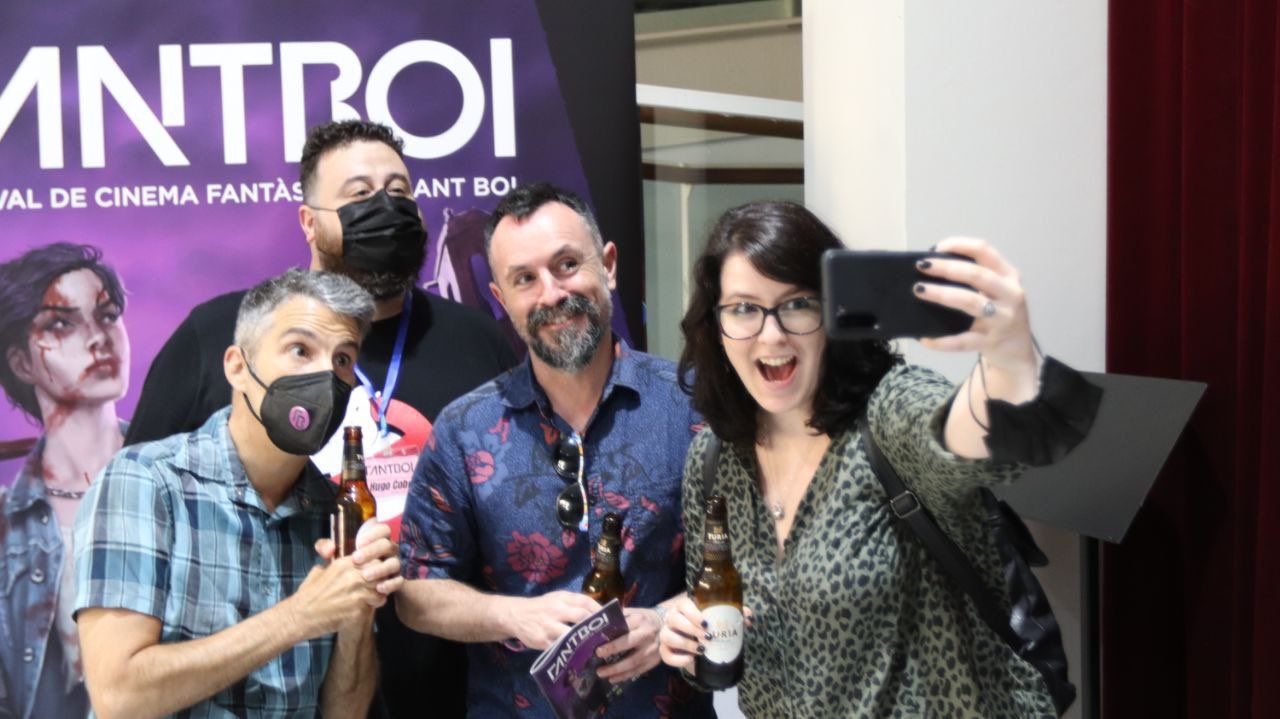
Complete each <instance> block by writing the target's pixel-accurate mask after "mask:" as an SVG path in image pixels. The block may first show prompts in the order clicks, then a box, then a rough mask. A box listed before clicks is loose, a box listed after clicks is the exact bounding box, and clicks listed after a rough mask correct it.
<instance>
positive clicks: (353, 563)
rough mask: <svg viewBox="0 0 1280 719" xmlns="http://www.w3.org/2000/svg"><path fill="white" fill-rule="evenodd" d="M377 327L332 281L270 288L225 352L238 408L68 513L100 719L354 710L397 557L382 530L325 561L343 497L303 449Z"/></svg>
mask: <svg viewBox="0 0 1280 719" xmlns="http://www.w3.org/2000/svg"><path fill="white" fill-rule="evenodd" d="M372 315H373V302H372V300H371V298H370V297H369V295H368V293H366V292H365V291H364V290H362V289H361V288H360V287H359V286H358V285H356V284H355V283H354V282H352V281H351V280H349V279H347V278H345V277H342V276H341V275H336V274H333V273H329V272H304V271H301V270H296V269H295V270H289V271H288V272H286V273H284V274H283V275H281V276H279V277H276V278H273V279H270V280H267V281H266V282H263V283H262V284H260V285H258V286H257V287H255V288H253V289H252V290H250V291H249V292H248V293H247V294H246V295H245V299H244V302H242V303H241V306H240V311H239V314H238V317H237V320H236V331H235V344H234V345H232V346H230V347H227V348H226V350H225V352H224V355H223V371H224V373H225V376H226V378H227V381H228V382H229V383H230V384H231V386H232V387H233V388H234V390H235V391H234V394H233V399H232V402H231V406H230V407H226V408H223V409H222V410H220V411H218V412H216V413H215V414H214V415H213V416H212V417H210V418H209V420H208V421H207V422H205V423H204V425H203V426H202V427H201V428H200V429H198V430H196V431H194V432H191V433H188V434H178V435H174V436H171V437H168V438H166V439H163V440H160V441H156V442H144V443H142V444H139V445H135V446H132V447H128V448H126V449H125V450H123V451H121V452H120V453H119V454H117V455H116V456H115V457H114V458H113V459H112V460H111V461H110V462H109V463H108V464H107V466H106V467H105V468H103V470H102V474H101V478H100V479H99V481H97V482H95V483H94V484H93V486H92V487H91V488H90V490H89V492H88V494H87V495H86V496H85V499H84V502H83V504H82V505H81V508H80V512H79V515H78V516H77V519H76V549H77V551H76V554H77V563H76V588H77V592H76V605H75V606H76V613H75V617H76V622H77V623H78V625H79V628H80V645H81V649H82V654H83V658H84V670H85V682H86V685H87V687H88V690H89V697H90V700H91V702H92V704H93V707H94V711H95V713H96V714H97V715H98V716H102V717H111V716H123V717H134V716H144V715H145V716H160V715H166V714H172V713H175V712H179V711H184V712H185V713H187V714H188V715H190V716H316V715H318V714H323V715H324V716H326V717H329V716H350V717H360V716H363V715H364V712H365V711H366V710H367V707H368V705H369V702H370V699H371V698H372V697H373V693H374V690H375V688H376V686H377V662H376V660H375V652H374V640H373V630H372V624H373V612H374V609H375V608H377V607H380V606H382V605H384V604H385V603H386V600H387V596H388V595H390V594H391V593H392V592H394V591H396V590H397V589H399V587H400V584H401V583H402V581H403V580H402V579H400V578H399V577H398V576H397V574H398V572H399V560H398V559H397V558H396V549H395V545H393V544H392V543H391V539H390V537H391V532H390V529H389V528H388V527H387V526H386V525H384V524H381V523H378V522H377V521H371V522H370V524H369V525H367V526H366V527H365V528H363V529H362V531H361V536H360V537H359V538H358V539H357V551H356V552H354V553H353V554H352V555H350V556H348V557H343V558H341V559H337V558H335V557H334V546H333V542H331V541H330V540H328V539H324V537H325V535H326V533H327V529H328V516H329V511H330V508H331V507H332V504H333V497H334V495H335V493H336V491H335V488H334V486H333V484H332V483H331V482H329V480H328V478H327V477H325V476H324V475H322V474H321V473H320V472H318V471H317V470H316V468H315V466H314V465H312V464H311V463H310V462H309V461H308V454H309V453H311V452H313V451H315V449H316V448H318V447H319V446H320V445H322V444H324V443H325V442H326V441H327V440H328V439H329V437H330V436H332V435H333V434H334V432H335V431H336V430H337V429H338V427H339V426H340V425H341V420H342V416H343V413H344V412H345V410H346V403H347V398H348V396H349V394H350V391H351V385H352V384H353V383H354V382H355V362H356V353H357V351H358V348H359V346H360V340H361V338H362V337H363V336H364V334H365V332H366V331H367V330H368V326H369V321H370V318H371V317H372ZM317 560H318V561H317Z"/></svg>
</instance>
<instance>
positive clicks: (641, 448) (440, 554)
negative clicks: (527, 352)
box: [400, 342, 714, 719]
mask: <svg viewBox="0 0 1280 719" xmlns="http://www.w3.org/2000/svg"><path fill="white" fill-rule="evenodd" d="M614 355H615V358H614V362H613V368H612V370H611V372H610V376H609V380H608V382H607V383H606V385H605V388H604V392H603V393H602V395H601V400H600V404H599V406H598V407H597V409H596V412H595V414H594V416H593V417H592V418H591V420H590V422H589V424H588V425H587V428H586V433H585V435H584V436H583V437H582V442H583V447H584V448H585V462H586V465H585V473H586V480H587V481H586V484H587V496H588V510H589V527H588V530H587V532H585V533H583V532H580V531H579V530H577V529H573V530H565V529H563V528H562V527H561V526H560V524H559V522H558V521H557V519H556V512H555V503H556V496H557V495H558V494H559V493H560V491H561V490H562V489H563V488H564V487H565V480H563V479H561V478H560V476H559V475H557V474H556V472H555V469H554V468H553V466H552V462H551V452H552V448H553V447H554V445H555V443H556V441H557V440H558V439H559V438H560V436H561V434H562V433H565V434H567V433H569V432H571V431H572V430H571V428H570V427H569V425H568V424H567V423H566V422H565V421H564V420H562V419H561V418H560V417H558V416H556V415H555V414H554V413H553V412H552V410H551V407H550V403H549V401H548V400H547V397H546V394H545V393H544V392H543V391H542V389H541V388H540V387H538V385H537V381H536V380H535V379H534V376H533V370H532V367H531V366H530V364H529V360H528V359H526V360H525V361H524V363H523V364H521V365H520V366H518V367H516V368H514V369H512V370H510V371H508V372H507V373H505V374H503V375H501V376H499V377H498V378H497V379H495V380H493V381H492V382H489V383H488V384H485V385H482V386H481V387H479V388H478V389H476V390H474V391H472V392H471V393H469V394H467V395H465V396H463V397H462V398H460V399H458V400H457V401H455V402H454V403H453V404H451V405H449V406H448V407H446V408H445V409H444V411H443V412H442V413H441V414H440V416H439V417H438V418H437V420H436V423H435V426H434V430H433V431H434V433H433V436H432V438H431V440H429V441H428V443H427V446H426V448H425V449H424V450H423V452H422V457H421V459H420V460H419V462H418V467H417V471H416V472H415V474H414V477H413V482H412V483H411V485H410V487H409V497H408V501H407V504H406V505H405V509H404V519H403V524H402V525H401V530H400V532H401V534H400V541H401V545H400V557H401V560H402V562H403V567H404V570H403V571H404V575H405V577H406V578H408V579H454V580H457V581H461V582H465V583H467V584H470V585H471V586H474V587H476V588H478V589H481V590H484V591H491V592H497V593H499V594H505V595H515V596H526V597H528V596H538V595H541V594H545V593H547V592H550V591H555V590H567V591H573V592H576V591H580V590H581V587H582V579H583V577H584V576H586V574H587V572H588V571H589V570H590V561H591V560H590V554H591V548H592V547H593V546H594V545H595V542H596V540H597V539H598V538H599V536H600V525H601V521H602V519H603V517H604V514H605V513H606V512H616V513H618V514H620V515H621V516H622V521H623V535H622V536H623V545H624V546H623V551H622V555H621V569H622V575H623V579H624V582H625V584H626V586H627V598H628V599H627V604H628V606H632V607H652V606H654V605H655V604H657V603H659V602H661V601H662V600H664V599H667V598H668V597H670V596H672V595H673V594H676V593H677V592H680V591H683V589H684V573H683V572H684V534H683V526H682V522H681V517H680V484H681V477H682V472H683V466H684V456H685V451H686V450H687V449H688V446H689V441H690V440H691V438H692V437H693V435H694V434H695V433H696V432H697V431H698V430H699V429H700V428H701V420H700V419H699V417H698V416H697V415H696V414H695V413H694V411H693V410H692V409H691V408H690V406H689V401H688V398H687V397H686V396H685V395H684V394H683V393H681V391H680V389H679V387H677V386H676V372H675V367H674V365H673V364H672V363H671V362H669V361H667V360H663V359H660V358H657V357H653V356H650V355H646V354H644V353H641V352H636V351H634V350H631V349H629V348H628V347H626V345H625V344H624V343H621V342H620V343H618V345H617V346H616V347H615V353H614ZM468 651H469V655H470V660H471V661H470V676H469V678H468V700H467V701H468V713H469V715H470V716H482V717H493V716H521V717H525V716H528V717H553V716H554V714H553V713H552V711H551V707H550V705H549V704H548V703H547V702H546V700H545V699H544V698H543V696H542V695H541V693H539V691H538V688H537V685H536V684H535V683H534V682H533V679H532V678H531V677H530V676H529V667H530V665H531V664H532V663H533V660H534V659H535V658H536V657H537V655H538V652H536V651H532V650H524V651H515V650H513V649H511V648H508V643H499V642H488V643H477V644H472V645H470V646H469V647H468ZM606 716H613V717H627V718H628V719H631V718H633V717H635V718H638V717H669V716H680V717H702V716H708V717H710V716H714V713H713V712H712V710H711V701H710V697H709V696H708V695H704V694H698V693H696V692H695V691H694V690H692V689H691V688H690V687H689V686H688V685H687V684H686V683H685V682H684V681H683V680H682V679H680V677H679V675H678V674H676V673H674V672H672V671H670V670H669V669H667V668H666V667H665V666H663V665H659V666H658V667H656V668H654V669H653V670H651V671H650V672H648V673H647V674H645V675H643V676H641V677H640V678H639V679H637V680H636V681H635V682H634V683H631V684H629V685H626V688H625V690H624V691H623V693H622V695H621V696H620V697H618V698H616V699H615V700H614V701H613V702H612V703H611V705H610V706H609V709H608V712H607V713H606Z"/></svg>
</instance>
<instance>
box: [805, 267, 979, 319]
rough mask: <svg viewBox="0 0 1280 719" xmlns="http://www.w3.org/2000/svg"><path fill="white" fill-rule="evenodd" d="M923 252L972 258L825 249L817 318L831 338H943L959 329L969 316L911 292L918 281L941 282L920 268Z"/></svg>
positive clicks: (941, 282) (952, 283)
mask: <svg viewBox="0 0 1280 719" xmlns="http://www.w3.org/2000/svg"><path fill="white" fill-rule="evenodd" d="M925 257H941V258H946V259H961V260H967V261H972V260H971V259H970V258H968V257H963V256H961V255H948V254H942V253H930V252H882V251H860V250H827V251H826V252H824V253H823V255H822V313H823V317H822V322H823V326H824V327H826V330H827V337H829V338H831V339H834V340H865V339H877V340H889V339H896V338H899V337H912V338H920V337H945V336H947V335H954V334H959V333H961V332H964V331H966V330H968V329H969V327H970V326H972V325H973V317H971V316H970V315H968V314H965V313H964V312H961V311H959V310H953V309H951V308H950V307H943V306H942V305H936V304H934V303H932V302H927V301H925V300H922V299H920V298H919V297H917V296H916V293H915V289H914V288H915V284H916V283H917V282H932V283H936V284H950V285H956V286H960V287H966V288H967V287H968V285H961V284H959V283H955V282H946V281H944V280H939V279H936V278H931V277H929V276H928V275H925V274H923V273H921V272H920V271H919V270H918V269H916V262H917V261H918V260H920V259H923V258H925Z"/></svg>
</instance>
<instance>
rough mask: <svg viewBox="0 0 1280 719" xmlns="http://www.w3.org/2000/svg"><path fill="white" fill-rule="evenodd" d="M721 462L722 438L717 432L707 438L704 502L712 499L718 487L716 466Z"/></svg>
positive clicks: (703, 462) (703, 486)
mask: <svg viewBox="0 0 1280 719" xmlns="http://www.w3.org/2000/svg"><path fill="white" fill-rule="evenodd" d="M719 462H720V437H719V436H718V435H716V433H715V432H712V433H711V436H710V437H709V438H707V448H706V449H705V450H704V451H703V454H702V501H704V502H705V501H706V500H707V497H710V496H711V494H712V491H713V490H714V489H715V486H716V465H717V464H719Z"/></svg>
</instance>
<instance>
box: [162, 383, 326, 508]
mask: <svg viewBox="0 0 1280 719" xmlns="http://www.w3.org/2000/svg"><path fill="white" fill-rule="evenodd" d="M230 416H231V408H230V407H224V408H222V409H221V410H218V411H217V412H215V413H214V414H213V416H211V417H209V419H208V420H207V421H206V422H205V423H204V425H203V426H202V427H200V429H197V430H196V431H194V432H192V433H191V434H189V435H187V443H186V453H187V458H186V462H185V463H186V465H187V471H188V473H190V474H191V475H193V476H195V477H198V478H199V479H200V480H201V481H203V482H208V483H210V484H221V485H223V486H225V487H226V490H227V495H228V497H229V498H230V500H231V501H232V502H234V503H235V504H238V505H240V506H243V507H251V508H253V509H257V510H258V511H260V512H262V513H263V514H266V515H268V519H267V526H271V525H273V524H275V523H276V522H280V521H283V520H285V519H288V518H289V517H291V516H293V515H295V514H298V513H299V512H307V511H310V510H312V509H313V508H316V509H319V508H321V507H324V506H325V505H326V504H327V503H328V502H330V501H332V499H333V497H334V495H335V493H336V488H335V487H334V485H333V482H331V481H330V480H329V478H328V477H326V476H324V474H323V473H321V472H320V470H319V469H317V468H316V466H315V465H314V464H313V463H311V462H307V464H306V465H305V466H304V467H303V469H302V474H301V476H299V477H298V480H297V481H296V482H294V483H293V487H292V488H291V489H290V490H289V494H288V495H287V496H286V497H285V499H284V501H283V502H281V503H280V504H279V505H277V506H276V508H275V511H274V512H273V511H271V510H268V509H267V505H266V503H265V502H263V501H262V495H261V494H259V493H258V489H257V488H256V487H254V486H253V483H251V482H250V481H249V475H248V474H246V473H245V471H244V465H243V464H242V463H241V462H240V455H239V454H238V453H237V452H236V445H235V442H232V441H231V430H230V427H229V425H228V424H227V420H228V418H229V417H230Z"/></svg>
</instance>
